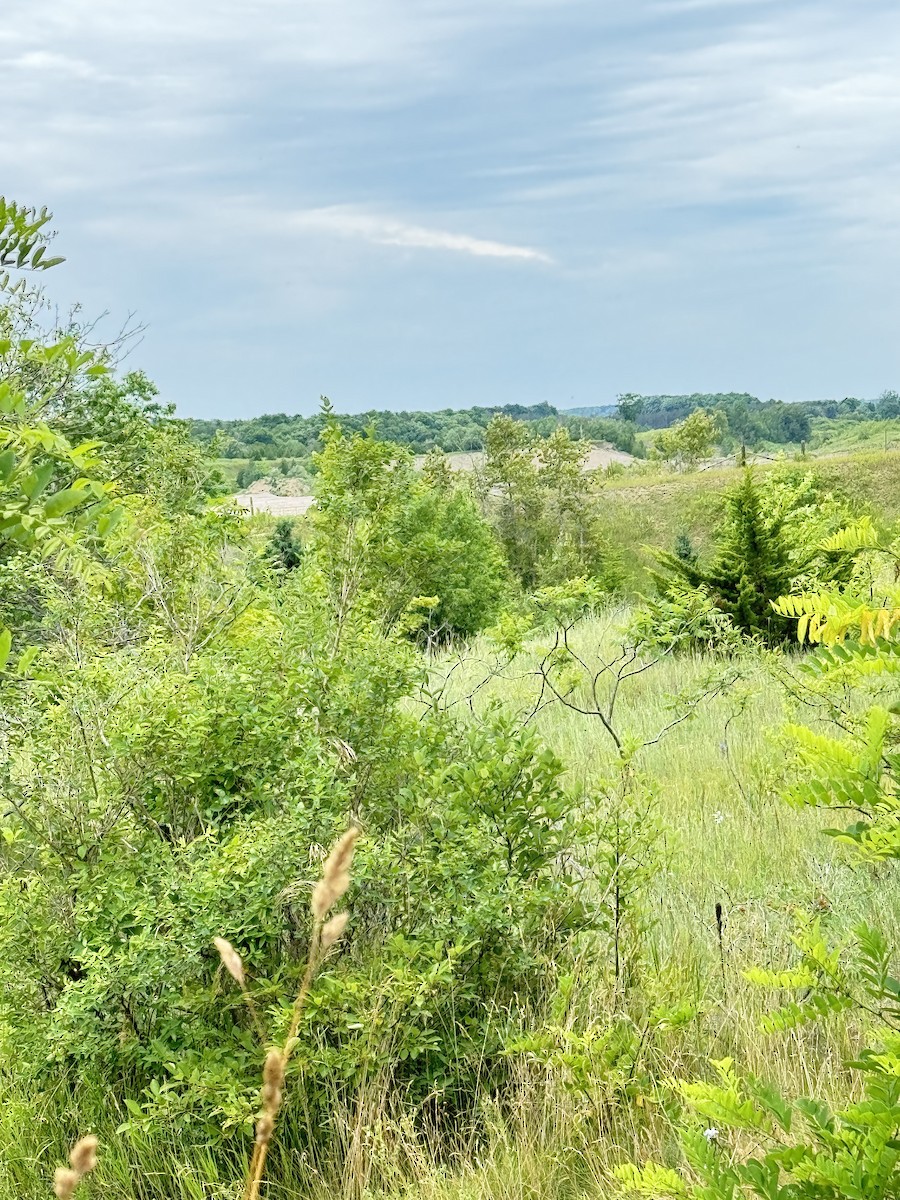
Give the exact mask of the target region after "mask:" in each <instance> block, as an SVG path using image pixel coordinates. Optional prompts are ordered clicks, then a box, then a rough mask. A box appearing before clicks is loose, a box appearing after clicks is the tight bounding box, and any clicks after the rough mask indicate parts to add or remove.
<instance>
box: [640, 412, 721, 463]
mask: <svg viewBox="0 0 900 1200" xmlns="http://www.w3.org/2000/svg"><path fill="white" fill-rule="evenodd" d="M719 433H720V430H719V422H718V421H717V420H716V418H715V417H714V416H713V414H712V413H709V412H707V411H706V409H704V408H697V409H695V410H694V411H693V412H692V413H691V414H690V416H688V417H685V419H684V420H683V421H679V422H678V424H677V425H673V426H672V427H671V428H670V429H664V430H662V431H661V432H660V433H658V434H657V435H656V439H655V441H654V447H655V449H656V450H657V452H658V453H659V454H660V455H661V456H662V457H663V458H664V459H665V460H666V461H667V462H675V463H676V464H677V465H678V466H681V467H694V466H696V465H697V463H698V462H699V461H700V460H701V459H703V458H708V457H709V455H710V454H711V453H712V449H713V447H714V446H715V444H716V442H717V440H718V438H719Z"/></svg>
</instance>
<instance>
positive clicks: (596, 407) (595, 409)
mask: <svg viewBox="0 0 900 1200" xmlns="http://www.w3.org/2000/svg"><path fill="white" fill-rule="evenodd" d="M617 409H618V406H617V405H615V404H589V405H587V406H585V407H583V408H561V409H560V414H561V415H562V416H564V417H614V416H615V415H616V413H617Z"/></svg>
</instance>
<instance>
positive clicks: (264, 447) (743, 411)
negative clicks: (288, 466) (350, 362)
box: [190, 391, 900, 459]
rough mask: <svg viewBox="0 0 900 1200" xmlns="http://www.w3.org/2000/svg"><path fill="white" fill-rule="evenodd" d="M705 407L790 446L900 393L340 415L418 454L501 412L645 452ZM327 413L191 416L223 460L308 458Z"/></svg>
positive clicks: (887, 405) (736, 433)
mask: <svg viewBox="0 0 900 1200" xmlns="http://www.w3.org/2000/svg"><path fill="white" fill-rule="evenodd" d="M698 408H703V409H706V410H707V411H709V412H711V413H714V414H716V415H717V416H718V418H719V426H720V428H721V431H722V443H723V445H724V446H729V445H735V444H740V443H742V442H743V443H745V444H746V445H747V446H750V447H754V446H760V445H763V444H765V443H773V444H775V445H785V444H788V443H800V442H804V441H807V440H808V439H809V438H810V435H811V432H812V420H813V418H816V417H826V418H832V419H833V418H838V417H841V418H850V419H852V420H858V421H866V420H878V419H884V418H890V417H898V416H900V393H898V392H894V391H889V392H884V393H883V394H882V395H881V396H880V397H879V398H878V399H877V400H859V399H857V398H856V397H853V396H848V397H845V398H844V399H843V400H813V401H798V402H796V403H785V402H784V401H781V400H760V399H758V398H757V397H756V396H751V395H749V394H747V393H744V392H725V393H719V392H716V393H700V392H696V393H694V394H693V395H690V396H640V395H637V394H635V393H629V394H627V395H624V396H620V397H618V399H617V401H616V403H615V404H610V405H598V406H595V407H591V408H576V409H558V408H555V407H554V406H553V405H552V404H533V405H522V404H505V405H498V406H490V407H474V408H461V409H452V408H444V409H439V410H438V411H436V412H389V411H384V412H376V411H371V412H365V413H341V414H340V421H341V424H342V426H343V427H344V429H345V430H347V431H348V432H362V431H363V430H366V429H373V430H374V431H375V432H376V433H377V435H378V437H380V438H383V439H385V440H387V441H392V442H396V443H398V444H399V445H401V446H406V447H407V448H408V449H410V450H412V451H413V452H414V453H416V454H426V453H427V452H428V451H429V450H434V449H439V450H444V451H446V452H448V453H453V452H467V451H477V450H481V449H482V448H483V446H484V431H485V429H486V428H487V426H488V424H489V423H490V421H491V419H492V418H493V417H495V416H496V415H497V414H498V413H502V414H504V415H506V416H509V417H512V418H513V419H514V420H517V421H527V422H529V423H532V424H534V425H535V426H536V428H537V431H538V432H539V433H541V434H544V435H546V434H549V433H551V432H552V430H553V429H555V428H557V427H558V426H563V427H565V428H567V429H568V430H569V431H570V432H571V433H572V435H573V436H575V437H579V438H586V439H588V440H589V441H594V442H609V443H610V444H611V445H613V446H615V447H616V449H618V450H625V451H627V452H629V453H631V454H640V453H641V445H640V442H639V440H638V433H639V431H640V430H648V429H665V428H667V427H668V426H670V425H673V424H675V423H676V422H678V421H683V420H684V418H685V417H687V416H689V415H690V414H691V413H692V412H694V410H695V409H698ZM326 419H327V417H326V415H325V413H324V412H318V413H316V414H314V415H313V416H310V417H303V416H296V415H295V416H289V415H287V414H286V413H271V414H267V415H265V416H260V417H250V418H248V419H246V420H238V421H220V420H211V421H203V420H193V421H191V422H190V427H191V432H192V434H193V436H194V438H195V440H196V441H198V442H200V443H201V444H202V445H205V446H212V445H213V444H214V445H215V448H216V450H217V452H218V455H219V456H220V457H222V458H247V459H274V458H306V457H308V455H310V454H311V453H313V452H315V451H317V450H320V449H321V433H322V430H323V428H324V426H325V421H326Z"/></svg>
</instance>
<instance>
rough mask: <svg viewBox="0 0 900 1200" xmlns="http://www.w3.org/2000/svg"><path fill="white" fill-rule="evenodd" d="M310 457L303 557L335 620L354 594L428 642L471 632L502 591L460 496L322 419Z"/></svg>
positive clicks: (391, 450) (392, 453)
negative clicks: (312, 471)
mask: <svg viewBox="0 0 900 1200" xmlns="http://www.w3.org/2000/svg"><path fill="white" fill-rule="evenodd" d="M322 438H323V441H324V445H325V448H324V450H323V451H322V453H321V454H319V455H317V456H316V464H317V467H318V476H317V479H316V506H315V509H314V510H313V535H314V536H313V540H312V543H311V550H312V552H313V553H314V554H315V555H316V557H317V560H318V562H319V563H320V564H321V568H322V571H323V574H324V576H325V578H326V580H327V581H328V586H329V589H330V591H331V595H332V599H333V602H334V604H335V607H336V609H337V611H338V612H345V611H347V610H348V609H349V607H350V606H351V605H352V604H353V603H354V602H355V601H356V599H357V597H359V596H360V595H361V594H366V595H367V597H368V603H370V604H374V605H376V606H377V607H379V608H380V609H381V611H382V612H383V614H384V616H385V617H386V619H387V620H388V621H389V622H391V623H393V622H396V621H398V620H400V619H401V618H403V619H406V620H409V621H410V622H411V623H412V624H416V623H418V625H419V628H420V629H421V630H424V631H427V632H428V633H429V634H430V635H437V636H448V635H461V636H468V635H469V634H473V633H477V632H478V630H479V629H482V628H484V627H485V626H486V625H487V624H489V623H490V622H491V620H492V619H493V618H494V616H495V615H496V613H497V611H498V609H499V606H500V602H501V600H502V598H503V596H504V594H505V592H506V588H507V573H506V568H505V565H504V563H503V557H502V555H501V553H500V548H499V546H498V545H497V540H496V538H495V537H494V535H493V533H492V532H491V529H490V527H489V526H488V525H487V523H486V522H485V521H484V519H483V517H482V516H481V514H480V513H479V511H478V507H477V505H476V503H475V501H474V499H473V498H472V496H471V495H470V493H469V491H468V489H467V488H466V487H465V486H464V485H463V484H460V483H457V482H456V481H455V480H454V479H453V478H452V476H451V474H450V473H449V472H446V471H441V470H439V468H438V466H437V465H436V464H434V463H432V464H431V465H430V467H429V469H428V470H427V471H426V472H424V473H423V474H422V475H419V474H418V473H417V472H416V471H415V470H414V468H413V464H412V457H411V455H410V454H409V453H408V452H407V451H404V450H402V449H401V448H400V447H399V446H397V445H395V444H394V443H392V442H384V441H380V440H379V439H378V438H376V437H375V436H374V435H373V433H372V432H371V431H370V433H369V434H368V435H367V436H362V435H361V434H358V433H356V434H353V435H352V436H347V435H346V434H345V433H344V432H343V430H342V429H341V427H340V425H339V424H338V423H337V421H335V420H332V421H331V422H330V424H329V426H328V428H326V430H325V431H324V433H323V435H322Z"/></svg>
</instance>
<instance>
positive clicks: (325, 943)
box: [322, 912, 350, 950]
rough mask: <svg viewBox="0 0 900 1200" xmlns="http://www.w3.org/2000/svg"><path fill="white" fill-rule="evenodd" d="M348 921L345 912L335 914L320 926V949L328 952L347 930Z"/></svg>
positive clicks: (347, 915)
mask: <svg viewBox="0 0 900 1200" xmlns="http://www.w3.org/2000/svg"><path fill="white" fill-rule="evenodd" d="M349 920H350V914H349V913H346V912H341V913H337V914H336V915H335V916H333V917H331V918H330V919H329V920H328V921H326V922H325V924H324V925H323V926H322V949H323V950H328V949H329V947H331V946H333V945H334V943H335V942H336V941H337V940H338V938H339V937H340V936H341V934H342V933H343V932H344V930H345V929H346V928H347V922H348V921H349Z"/></svg>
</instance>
